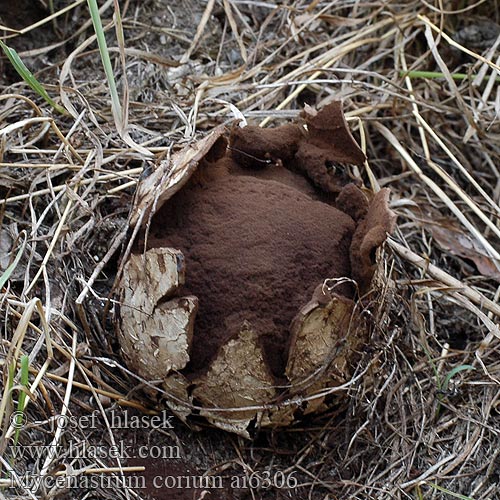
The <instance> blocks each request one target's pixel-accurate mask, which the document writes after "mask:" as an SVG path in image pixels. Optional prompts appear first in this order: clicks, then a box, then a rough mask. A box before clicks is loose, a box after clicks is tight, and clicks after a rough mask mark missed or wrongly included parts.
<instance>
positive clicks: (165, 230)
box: [148, 102, 387, 380]
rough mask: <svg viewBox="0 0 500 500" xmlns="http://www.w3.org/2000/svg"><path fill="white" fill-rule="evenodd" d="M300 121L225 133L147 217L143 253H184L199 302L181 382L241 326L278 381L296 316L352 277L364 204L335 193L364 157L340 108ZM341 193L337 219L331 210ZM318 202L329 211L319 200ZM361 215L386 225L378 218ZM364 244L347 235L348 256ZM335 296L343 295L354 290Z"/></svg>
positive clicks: (190, 290) (363, 273) (366, 272)
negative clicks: (347, 169) (250, 332)
mask: <svg viewBox="0 0 500 500" xmlns="http://www.w3.org/2000/svg"><path fill="white" fill-rule="evenodd" d="M305 117H306V123H307V129H305V128H304V127H303V126H302V125H301V124H291V125H284V126H281V127H277V128H274V129H261V128H259V127H253V126H247V127H245V128H239V127H238V126H235V127H233V129H232V131H231V137H230V139H229V148H228V150H227V151H224V150H221V149H220V148H218V150H219V154H218V155H217V154H215V155H214V153H213V152H212V153H211V155H207V158H210V156H212V158H210V161H209V160H207V159H206V160H205V161H204V163H203V164H202V165H201V166H200V167H199V169H198V172H197V173H196V174H195V175H194V176H193V177H192V178H191V180H190V184H189V186H188V187H187V188H184V189H183V190H181V191H180V192H179V193H177V194H176V195H175V196H174V197H173V198H172V199H171V200H169V202H167V203H166V204H165V205H164V206H163V207H162V208H161V209H160V210H159V212H158V213H157V214H156V215H155V218H154V220H153V224H152V232H151V235H150V237H149V239H148V246H149V247H150V248H155V247H173V248H177V249H180V250H181V251H182V252H183V253H184V256H185V258H186V269H187V274H186V283H185V286H184V288H183V289H182V290H181V294H192V295H196V296H197V297H198V299H199V311H198V314H197V317H196V323H195V336H194V341H193V349H192V353H191V361H190V363H189V365H188V369H189V371H190V373H192V374H199V373H200V372H202V371H204V370H205V369H206V368H207V367H208V364H209V363H210V361H211V360H212V359H213V358H214V356H215V355H216V353H217V351H218V349H219V348H220V346H221V345H223V344H225V343H226V342H227V341H228V340H229V339H230V338H233V337H235V336H236V335H238V333H239V332H240V331H241V328H242V326H243V324H244V323H245V322H247V323H250V325H251V327H252V329H254V330H255V331H256V332H257V333H258V334H259V338H260V340H261V343H262V345H263V348H264V352H265V356H266V361H267V364H268V366H269V368H270V369H271V372H272V373H273V375H274V376H275V377H276V378H277V379H278V380H280V379H281V377H282V376H283V373H284V369H285V366H286V361H287V359H288V339H289V327H290V324H291V322H292V320H293V318H294V317H295V315H296V314H297V313H298V311H299V309H300V308H301V307H302V306H303V305H305V304H306V303H307V302H308V301H309V300H311V297H312V296H313V293H314V292H315V289H316V288H317V287H318V286H319V285H321V284H322V283H323V281H324V280H325V279H327V278H339V277H343V276H347V277H350V276H351V275H352V274H353V273H352V270H351V249H350V247H351V242H352V240H353V235H354V233H355V230H356V222H355V221H357V220H359V219H361V218H362V217H363V216H364V215H365V213H366V211H367V200H366V198H365V197H364V195H363V193H362V192H361V190H360V189H359V188H358V187H356V186H355V185H354V184H352V183H350V184H348V185H347V186H346V185H345V179H346V176H345V175H343V172H344V170H341V169H340V166H341V165H342V164H345V163H351V164H352V163H355V164H358V165H359V164H360V163H362V162H363V161H364V155H363V153H362V152H361V151H360V150H359V148H358V146H357V145H356V144H355V142H354V140H353V139H352V137H351V136H350V133H349V132H348V129H347V127H346V126H345V124H344V121H343V115H342V113H341V109H340V103H337V102H335V103H332V104H331V105H330V106H327V107H325V108H324V109H323V110H322V111H320V112H319V113H317V114H316V113H315V112H312V111H308V112H307V110H306V114H305ZM336 134H337V135H338V136H339V137H340V139H339V138H337V136H336ZM329 137H330V139H328V138H329ZM214 156H215V158H214ZM335 165H338V166H339V168H334V166H335ZM342 190H345V193H343V194H342V195H341V196H340V197H339V200H340V203H339V206H340V207H341V208H342V210H344V211H342V210H339V209H338V208H336V207H335V206H334V203H335V201H334V200H335V197H336V196H337V194H338V193H341V192H342ZM325 195H330V196H331V199H330V201H329V202H324V201H320V200H321V199H323V198H324V197H325ZM372 216H373V220H377V218H380V217H382V218H384V217H385V218H387V215H386V213H380V214H379V213H378V212H377V213H376V214H372ZM372 222H373V221H372V220H371V219H370V222H369V223H368V224H365V225H366V226H367V228H371V227H372ZM360 227H361V226H360ZM382 233H383V234H382ZM382 233H381V234H382V241H383V239H385V232H384V231H382ZM365 235H366V231H364V230H363V231H362V232H361V233H360V234H357V235H356V245H357V246H358V247H359V246H360V242H362V240H363V238H364V237H365ZM379 240H380V238H379ZM380 243H381V241H378V242H377V244H380ZM368 246H369V247H370V250H371V248H372V247H371V246H370V244H369V243H368ZM359 252H360V250H359V248H358V249H357V254H356V262H359V263H361V262H362V263H363V266H364V267H362V269H357V270H356V274H357V275H358V276H360V277H362V278H363V283H364V284H367V283H369V279H370V277H371V276H372V274H373V268H372V267H373V266H372V264H373V263H372V262H371V261H370V259H369V257H368V258H363V259H362V258H361V256H360V255H359ZM336 292H337V293H340V294H343V295H345V296H348V297H352V296H353V295H354V288H353V287H351V286H342V287H339V288H338V289H336Z"/></svg>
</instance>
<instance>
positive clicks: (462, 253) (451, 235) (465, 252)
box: [430, 224, 500, 281]
mask: <svg viewBox="0 0 500 500" xmlns="http://www.w3.org/2000/svg"><path fill="white" fill-rule="evenodd" d="M430 228H431V231H432V235H433V237H434V239H435V240H436V242H437V243H438V245H439V246H440V247H441V248H442V249H443V250H445V251H447V252H449V253H451V254H452V255H458V256H459V257H464V258H466V259H470V260H471V261H472V262H474V264H475V265H476V267H477V269H478V271H479V272H480V273H481V274H482V275H483V276H488V277H489V278H493V279H496V280H497V281H500V270H499V269H500V262H496V261H495V260H494V259H493V258H491V257H490V256H488V255H487V254H486V252H485V251H484V249H483V247H482V245H480V244H479V243H478V242H477V241H476V240H474V239H472V238H471V237H470V236H469V235H467V234H465V233H463V232H462V231H460V229H458V228H456V227H453V226H451V225H449V226H444V225H439V226H438V225H437V224H433V225H431V226H430Z"/></svg>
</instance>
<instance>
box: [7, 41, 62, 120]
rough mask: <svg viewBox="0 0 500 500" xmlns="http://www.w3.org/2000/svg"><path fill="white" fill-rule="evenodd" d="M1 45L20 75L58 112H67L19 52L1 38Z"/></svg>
mask: <svg viewBox="0 0 500 500" xmlns="http://www.w3.org/2000/svg"><path fill="white" fill-rule="evenodd" d="M0 47H2V49H3V51H4V53H5V55H6V56H7V58H8V59H9V61H10V63H11V64H12V66H14V69H15V70H16V71H17V73H18V74H19V76H20V77H21V78H22V79H23V80H24V81H25V82H26V83H27V84H28V85H29V86H30V87H31V88H32V89H33V90H34V91H35V92H36V93H37V94H38V95H39V96H40V97H43V98H44V99H45V101H47V103H48V104H50V105H51V106H52V107H53V108H54V109H55V110H56V111H57V112H58V113H61V114H65V113H66V110H65V109H64V108H63V107H62V106H59V104H57V103H56V102H55V101H54V100H53V99H52V98H51V97H50V96H49V94H47V91H46V90H45V89H44V88H43V86H42V84H41V83H40V82H39V81H38V80H37V79H36V78H35V76H34V75H33V73H32V72H31V71H30V70H29V69H28V68H27V67H26V65H25V64H24V63H23V61H22V60H21V58H20V57H19V54H18V53H17V52H16V51H15V50H14V49H12V48H10V47H9V46H8V45H6V44H5V43H4V42H2V41H1V40H0Z"/></svg>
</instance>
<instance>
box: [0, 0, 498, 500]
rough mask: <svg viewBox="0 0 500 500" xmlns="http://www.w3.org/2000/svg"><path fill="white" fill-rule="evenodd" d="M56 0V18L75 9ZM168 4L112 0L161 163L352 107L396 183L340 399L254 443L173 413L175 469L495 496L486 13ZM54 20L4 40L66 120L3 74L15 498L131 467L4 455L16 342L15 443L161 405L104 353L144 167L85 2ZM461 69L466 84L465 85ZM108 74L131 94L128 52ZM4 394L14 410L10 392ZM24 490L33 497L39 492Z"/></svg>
mask: <svg viewBox="0 0 500 500" xmlns="http://www.w3.org/2000/svg"><path fill="white" fill-rule="evenodd" d="M55 4H56V9H57V8H62V7H64V6H67V5H70V3H69V2H59V3H57V2H55ZM58 5H59V7H57V6H58ZM169 5H170V3H168V2H162V1H160V0H158V1H149V2H137V3H134V2H124V5H122V16H123V26H124V30H125V37H126V40H125V47H126V49H125V54H124V55H125V57H126V68H125V72H126V77H127V80H128V98H129V100H128V123H129V132H130V135H131V137H132V138H133V140H134V141H136V142H137V143H139V144H141V145H142V146H143V147H144V148H147V149H148V150H149V151H150V152H151V153H153V154H154V155H155V157H156V159H158V158H161V157H162V156H164V155H166V154H168V153H169V152H170V151H171V149H172V148H174V149H176V148H179V147H180V146H181V145H182V144H184V143H186V142H187V141H189V140H191V139H193V138H194V137H197V136H198V135H199V134H202V133H203V132H204V131H205V130H209V129H210V128H211V127H213V126H214V125H216V124H219V123H222V122H226V121H229V120H231V119H232V118H233V116H235V115H236V116H238V115H239V113H241V114H243V116H244V117H245V118H246V119H247V120H249V121H252V120H253V121H257V122H259V123H261V124H268V123H270V124H276V123H280V122H281V121H282V120H283V119H284V118H288V117H291V116H296V114H297V113H298V111H299V109H300V107H301V105H302V103H303V102H308V103H310V104H315V105H318V106H320V105H321V104H322V103H325V102H327V101H329V100H331V99H333V98H343V99H344V101H345V109H346V111H347V116H348V117H350V118H351V125H352V127H353V128H354V129H355V131H357V132H355V133H356V134H357V135H358V137H360V138H361V140H362V141H364V142H365V145H366V151H367V155H368V158H369V165H367V166H366V169H365V171H364V172H362V176H363V177H364V179H365V182H366V183H367V184H371V185H372V187H373V188H374V189H378V188H379V187H384V186H387V187H390V188H391V190H392V207H393V209H394V210H395V211H396V212H397V213H398V215H399V227H398V230H397V233H396V234H395V235H394V236H393V238H392V239H391V240H390V241H389V242H388V244H387V246H386V250H385V259H386V262H385V263H386V268H387V274H388V276H390V277H391V279H392V280H394V282H395V286H396V298H395V302H394V307H393V309H392V311H391V312H390V315H389V317H387V318H386V319H385V321H384V322H383V323H381V324H380V327H379V329H378V330H377V331H376V332H374V334H373V339H372V344H371V345H370V346H369V348H368V349H367V351H366V353H365V355H364V358H363V361H362V363H361V365H360V368H359V370H360V372H361V371H363V370H365V369H367V370H368V373H369V374H370V376H366V377H364V378H362V379H361V381H358V382H357V383H356V384H354V385H352V386H351V387H350V388H349V392H348V396H349V397H348V399H347V403H346V404H345V405H344V406H343V407H341V408H337V409H335V410H334V411H332V413H331V415H326V416H325V415H323V416H322V417H321V418H316V419H313V420H310V421H308V422H307V423H305V424H304V427H303V428H298V427H295V428H291V429H289V430H287V431H283V432H281V433H268V434H264V435H261V436H260V437H259V439H258V440H257V441H255V442H253V443H245V442H241V441H237V440H236V439H235V438H234V437H231V436H226V435H224V434H220V433H216V432H212V431H205V432H204V433H203V434H196V433H193V432H191V431H190V430H188V429H187V428H185V427H183V426H182V424H180V422H178V423H177V424H176V427H175V431H173V433H174V434H175V439H178V440H179V441H180V442H182V443H183V450H184V452H183V453H184V455H185V459H186V460H191V461H193V460H194V463H195V464H197V465H198V466H199V468H200V470H201V471H202V472H211V473H214V474H230V473H231V471H233V472H237V473H240V474H242V473H244V472H245V471H246V472H247V473H248V471H260V472H261V473H262V472H265V471H269V470H273V471H274V470H282V471H287V473H290V472H291V471H294V472H295V473H296V477H298V478H299V480H300V481H299V483H300V486H299V488H298V489H297V490H296V492H295V493H293V492H288V491H286V490H280V489H278V488H270V489H267V490H265V491H264V490H262V491H260V490H259V491H255V492H250V493H248V494H249V495H253V498H302V499H305V498H311V499H316V498H317V499H327V498H332V499H333V498H342V499H344V498H358V499H366V498H380V499H393V498H394V499H406V498H412V499H419V498H426V499H430V498H474V499H476V500H479V499H489V498H495V497H496V495H497V491H498V490H499V488H500V468H499V465H498V464H499V461H498V453H499V451H498V450H499V449H500V448H499V445H500V437H499V434H500V430H499V429H500V407H499V396H500V353H499V339H500V331H499V328H498V318H499V316H500V306H499V304H498V298H499V294H500V288H499V286H498V284H499V276H500V257H499V252H500V250H499V248H500V247H499V244H498V241H499V237H500V225H499V212H500V209H499V206H498V204H499V198H500V177H499V173H498V165H499V164H500V162H499V159H500V147H499V145H500V129H499V125H498V113H499V112H500V90H499V87H498V85H497V78H498V76H499V73H500V68H499V66H498V64H500V57H499V51H498V49H497V48H498V47H499V46H500V37H499V34H500V30H498V29H497V28H498V24H496V23H498V21H499V19H498V18H499V16H500V8H499V5H498V3H497V2H496V1H489V2H484V1H478V2H475V3H474V4H469V2H451V1H445V0H435V1H429V2H421V1H402V2H392V1H391V2H387V1H382V0H373V1H367V2H361V1H358V0H353V1H340V2H338V1H337V2H322V1H312V2H311V1H309V0H308V1H305V0H304V1H300V0H298V1H294V2H290V5H288V6H284V5H282V4H281V3H272V2H252V1H248V2H237V1H236V0H224V1H218V2H214V1H208V2H204V3H203V5H201V6H200V5H198V3H197V2H192V3H189V2H185V3H184V4H181V5H179V6H176V7H174V6H171V7H168V6H169ZM457 6H458V7H457ZM112 9H113V2H112V1H108V2H106V3H105V6H104V7H103V9H102V16H103V24H104V26H105V29H106V27H108V28H109V29H108V34H109V37H110V38H109V40H110V42H111V43H110V45H111V46H115V45H117V43H116V41H113V40H114V38H113V33H114V31H113V29H112V24H111V23H112V14H113V10H112ZM61 12H62V11H61ZM55 14H57V10H56V12H54V15H51V16H48V17H46V18H45V21H46V22H45V23H40V22H38V21H37V22H35V20H34V21H33V23H34V25H33V26H32V27H29V29H27V30H22V33H21V34H16V33H12V32H10V31H4V34H5V35H6V36H7V35H8V36H9V37H11V38H9V39H8V40H7V42H8V43H11V44H13V45H15V44H16V43H17V42H19V40H21V41H22V40H25V39H28V40H30V41H29V43H28V44H27V45H21V46H20V47H21V49H22V48H23V47H24V49H25V51H24V53H23V52H22V50H20V52H21V55H22V57H23V58H24V59H25V60H26V62H27V64H31V65H32V67H35V69H37V70H38V77H39V79H40V81H42V82H43V83H44V84H45V85H46V89H47V90H48V92H49V94H50V95H51V97H53V98H54V99H56V100H57V101H58V102H59V103H60V104H61V105H63V106H64V107H65V108H66V110H67V112H68V113H67V115H65V116H61V115H58V114H56V113H55V112H53V110H52V109H50V108H49V106H48V105H47V104H46V103H45V102H44V101H43V100H42V99H41V98H39V97H38V96H35V95H34V94H33V93H32V92H31V91H30V90H29V89H28V88H27V86H26V85H24V84H22V83H14V84H10V85H7V76H8V73H5V75H6V79H5V80H4V85H3V86H2V87H1V89H2V94H1V96H0V190H1V193H2V200H0V214H1V221H2V225H1V229H0V248H1V249H2V255H0V257H1V258H2V261H1V262H0V264H1V266H2V268H3V269H5V268H6V267H7V265H8V263H9V259H10V260H11V261H12V260H13V259H14V258H15V256H16V253H17V249H18V248H19V246H20V245H21V244H22V239H23V234H26V238H27V239H26V243H25V247H24V251H23V254H22V257H21V261H20V264H19V265H18V266H17V267H16V268H15V269H14V271H13V273H12V275H11V277H10V280H9V281H8V282H7V283H6V284H5V286H4V288H3V289H2V292H1V296H0V300H1V302H0V304H1V313H2V319H3V328H2V333H1V346H0V366H1V367H2V369H3V372H4V383H3V386H2V394H3V399H2V404H1V405H0V419H2V418H3V422H2V428H3V434H2V437H1V440H0V462H1V466H0V467H1V469H2V475H1V477H0V495H2V496H3V495H9V494H11V493H12V490H9V489H8V488H6V486H7V484H8V480H7V479H5V478H7V474H6V471H9V470H12V469H13V470H14V471H15V473H17V474H20V475H22V474H23V473H24V472H25V470H27V469H29V470H32V471H36V472H38V473H40V474H41V475H44V474H48V473H49V472H50V473H52V472H54V471H58V473H59V474H78V473H80V474H84V473H89V470H90V472H92V471H93V470H94V469H96V468H97V469H99V470H102V469H104V470H105V471H107V472H109V473H110V474H111V473H115V472H116V471H117V470H118V471H119V472H120V471H123V470H124V468H125V465H124V464H123V463H121V461H120V460H119V459H117V460H112V459H107V460H106V459H100V458H98V459H89V458H84V457H79V458H78V459H75V458H74V457H73V458H71V457H70V458H65V455H64V453H62V454H59V455H57V456H51V455H50V454H49V455H46V456H44V457H43V458H41V459H38V460H35V459H30V460H28V459H24V461H23V459H17V460H13V459H12V458H11V457H10V455H9V445H12V435H13V427H12V425H9V414H10V413H11V412H12V411H14V410H15V408H14V406H13V404H12V403H11V402H10V399H9V398H7V393H8V389H9V387H8V385H7V380H8V379H7V375H8V369H9V366H10V365H11V364H12V362H13V361H18V360H19V358H20V355H21V354H23V353H26V354H29V356H30V369H31V374H32V377H30V383H31V386H30V387H29V392H28V396H29V397H28V398H27V399H26V402H27V404H28V406H27V408H26V409H25V413H26V417H27V421H28V422H29V425H27V427H26V428H24V429H23V430H22V432H21V435H20V442H21V443H22V444H27V443H29V444H37V445H39V446H42V445H49V444H51V443H52V444H54V445H58V446H61V447H62V449H64V447H67V446H68V443H69V440H68V433H67V432H66V431H65V429H63V428H62V427H61V426H57V425H50V423H51V422H52V424H54V422H55V424H57V422H58V420H57V419H55V418H54V416H55V415H66V416H70V415H77V416H78V415H82V414H87V413H91V412H92V411H97V412H99V414H100V415H101V417H100V418H101V420H102V421H103V424H102V425H103V427H102V431H101V432H100V434H99V435H98V436H96V435H95V434H96V433H95V432H94V435H89V434H86V433H85V432H84V430H82V429H76V430H74V431H72V432H73V434H72V436H71V438H72V439H73V440H75V441H76V442H78V443H79V444H81V443H84V442H92V441H93V440H95V439H97V438H98V439H103V441H104V442H107V443H108V444H109V443H113V442H116V441H118V440H120V439H121V436H120V435H119V434H118V433H117V431H116V430H113V429H112V428H111V426H110V425H109V422H107V421H106V419H105V418H104V417H105V415H106V414H107V413H106V412H107V411H109V408H114V405H116V404H120V405H128V406H131V407H133V408H135V409H138V410H141V411H146V406H147V407H148V408H149V409H152V408H153V407H152V405H151V404H150V403H147V402H146V401H145V400H143V398H142V396H140V393H138V392H137V391H135V390H134V387H135V386H136V385H137V383H138V382H139V381H137V380H136V378H135V377H134V375H133V374H131V373H130V372H128V371H127V370H126V368H125V367H124V366H123V365H122V364H121V361H120V358H119V356H118V355H117V354H116V352H117V349H116V345H115V344H116V343H115V340H114V335H113V329H112V325H111V319H110V316H109V315H107V314H106V312H107V308H106V304H107V299H108V297H109V293H110V290H111V285H112V283H113V276H114V271H115V266H116V257H117V255H116V254H117V249H119V248H120V247H121V244H122V242H123V240H124V236H125V232H124V228H125V227H126V220H127V216H128V208H129V206H130V203H131V200H132V196H133V192H134V188H135V186H136V184H137V182H139V180H140V177H141V175H147V174H146V172H147V171H148V169H151V168H154V161H152V160H149V159H148V158H146V157H145V156H144V154H143V153H141V152H140V151H139V152H138V151H137V150H136V149H133V148H132V147H130V146H128V145H127V144H125V143H124V142H123V141H122V139H121V137H120V135H119V134H118V133H117V131H116V128H115V122H114V120H113V116H112V113H111V108H110V102H109V97H108V93H107V89H106V85H105V79H104V74H103V72H102V70H101V66H100V62H99V59H98V55H97V54H96V51H95V42H94V41H93V39H92V32H91V29H89V28H90V22H89V17H88V14H87V13H86V10H85V4H83V3H82V2H75V3H74V4H72V7H71V9H70V10H68V12H63V13H62V14H61V15H59V16H56V15H55ZM73 14H76V15H73ZM162 16H163V18H162ZM193 16H197V17H194V19H196V22H193ZM465 18H467V22H468V24H471V25H473V26H476V27H477V26H479V27H480V28H479V29H478V30H476V32H477V33H479V34H480V35H481V36H476V39H474V38H471V37H470V33H472V31H473V30H472V29H471V28H469V31H467V30H464V29H463V22H464V19H465ZM485 18H486V19H487V20H488V19H489V24H488V23H486V22H485V21H484V19H485ZM0 24H7V23H6V21H4V20H2V22H1V23H0ZM7 26H8V24H7ZM495 26H496V27H497V28H495ZM8 27H10V26H8ZM495 30H496V31H495ZM43 32H51V33H52V32H55V33H59V34H60V39H58V41H57V42H54V41H53V40H52V38H50V37H48V38H45V37H43V36H42V37H40V38H38V37H39V34H40V33H43ZM29 37H31V38H29ZM37 40H39V41H40V42H41V43H40V42H39V43H36V42H37ZM45 41H47V43H46V44H44V42H45ZM61 51H63V52H61ZM118 52H119V51H118V49H116V50H115V52H112V54H115V56H116V57H117V55H118ZM122 52H123V51H122ZM62 53H64V54H65V56H64V57H62V56H61V54H62ZM117 59H118V58H117ZM177 61H179V62H177ZM2 64H3V67H4V70H5V68H6V63H5V62H3V63H2ZM412 71H434V72H440V73H442V78H422V77H418V78H413V77H410V76H408V75H411V74H412V73H411V72H412ZM458 73H464V74H467V75H468V78H466V79H455V78H454V75H456V74H458ZM116 77H117V78H118V80H119V81H120V80H121V84H120V88H121V91H122V95H123V89H124V88H125V87H124V85H123V78H124V72H123V71H122V68H121V66H120V64H118V63H117V65H116ZM124 108H125V109H126V108H127V106H124ZM451 228H457V229H458V234H459V235H461V236H460V238H458V239H457V237H456V236H455V237H454V236H453V235H456V233H452V232H451V231H450V229H451ZM439 229H441V233H439V232H438V231H439ZM23 232H24V233H23ZM443 234H444V236H443ZM477 266H479V267H477ZM110 306H111V307H112V303H111V304H110ZM465 365H471V366H473V367H474V368H475V369H474V370H471V369H468V370H463V371H457V372H456V373H455V375H454V376H453V377H452V378H451V381H450V382H449V383H448V384H444V381H445V379H446V376H447V374H450V373H453V372H452V370H453V369H455V368H456V367H460V366H465ZM14 384H18V381H16V380H15V381H14ZM17 388H18V389H19V387H18V386H17ZM13 394H14V399H17V394H18V393H17V391H16V386H15V385H14V390H13ZM197 454H198V457H200V456H203V457H204V458H203V459H199V458H198V459H197V458H196V455H197ZM196 460H199V463H197V462H196ZM116 468H118V469H116ZM85 471H86V472H85ZM19 492H20V494H21V495H22V497H23V498H42V496H43V494H44V492H41V491H36V490H33V491H30V490H29V489H28V488H25V489H24V490H23V489H21V490H20V491H19ZM45 494H46V495H47V497H52V496H54V495H55V492H54V491H53V492H45ZM74 494H75V493H74V492H73V493H72V495H74ZM78 494H79V495H80V494H81V497H82V498H83V492H81V493H78ZM266 495H267V496H266ZM294 495H295V496H294ZM460 495H462V496H460ZM107 497H110V498H122V497H123V498H135V497H137V494H136V493H135V492H133V491H131V490H127V488H125V487H123V488H121V489H120V488H118V489H115V490H112V491H111V493H110V492H109V491H107V490H104V489H100V490H96V491H94V492H93V493H92V498H107ZM0 498H1V496H0ZM242 498H244V497H242ZM248 498H251V496H248Z"/></svg>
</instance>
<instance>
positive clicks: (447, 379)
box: [441, 365, 475, 391]
mask: <svg viewBox="0 0 500 500" xmlns="http://www.w3.org/2000/svg"><path fill="white" fill-rule="evenodd" d="M464 370H475V368H474V367H473V366H471V365H460V366H456V367H455V368H453V370H450V372H449V373H448V374H447V375H446V377H445V378H444V380H443V384H442V386H441V388H442V389H443V391H447V390H448V385H449V383H450V381H451V379H452V378H453V377H454V376H455V375H456V374H457V373H460V372H463V371H464Z"/></svg>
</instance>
